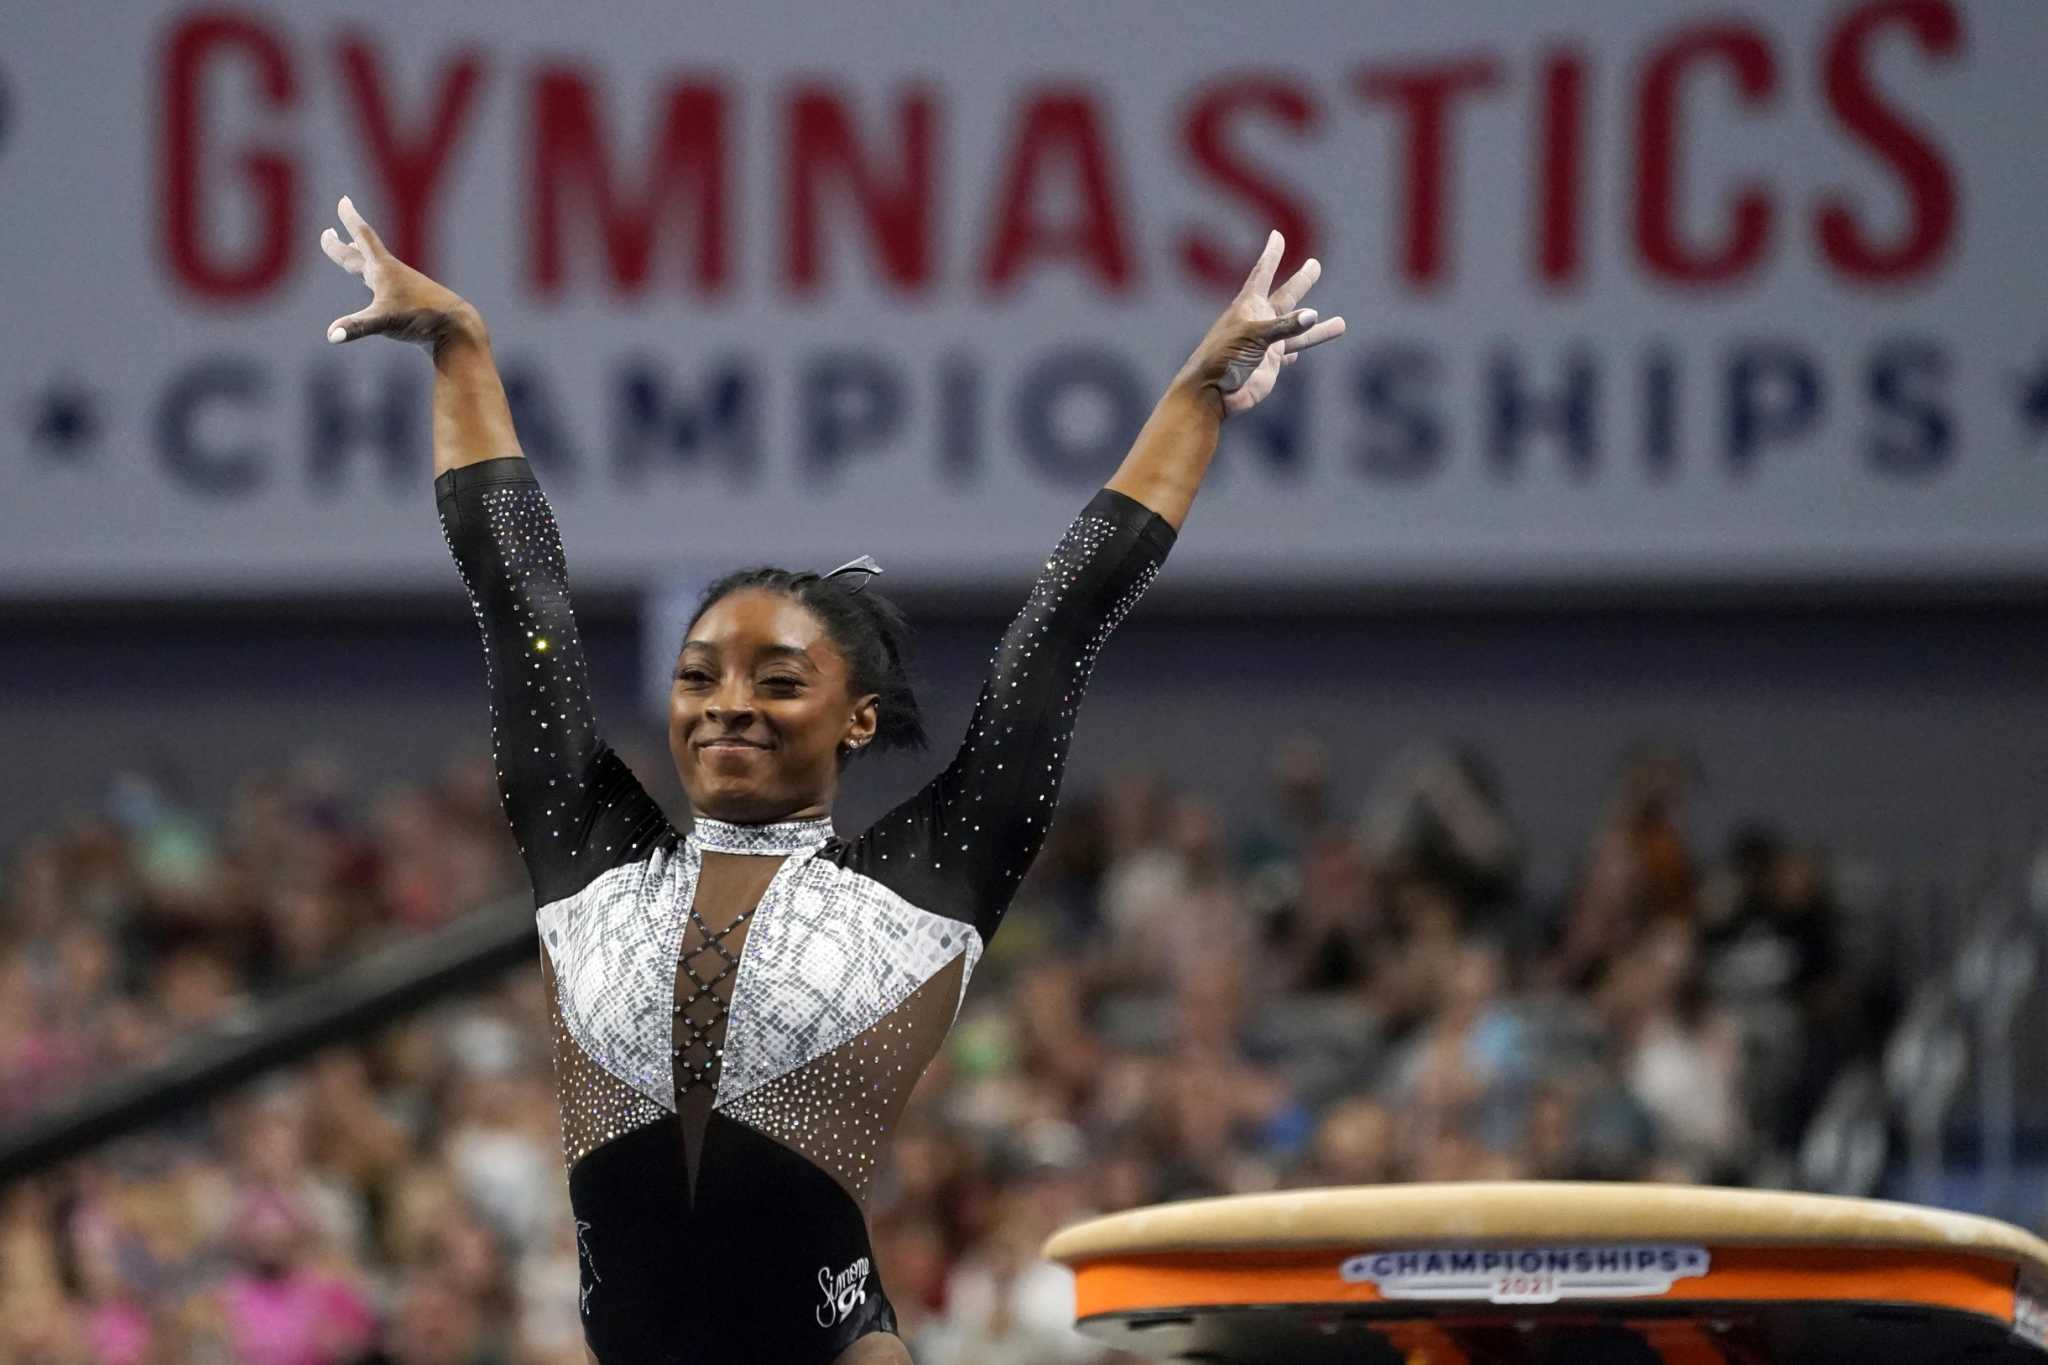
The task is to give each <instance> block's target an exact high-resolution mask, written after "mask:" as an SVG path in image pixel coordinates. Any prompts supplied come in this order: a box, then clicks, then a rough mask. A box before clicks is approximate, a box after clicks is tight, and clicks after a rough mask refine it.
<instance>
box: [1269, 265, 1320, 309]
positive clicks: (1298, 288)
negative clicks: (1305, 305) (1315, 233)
mask: <svg viewBox="0 0 2048 1365" xmlns="http://www.w3.org/2000/svg"><path fill="white" fill-rule="evenodd" d="M1322 277H1323V263H1322V262H1321V261H1319V260H1317V259H1316V258H1315V257H1313V256H1311V257H1309V258H1308V259H1307V260H1305V261H1303V262H1302V263H1301V269H1299V270H1297V271H1295V272H1294V273H1293V274H1292V275H1289V276H1288V277H1287V283H1285V284H1283V285H1281V286H1280V287H1279V288H1278V289H1275V290H1274V291H1273V293H1272V295H1271V297H1270V298H1269V299H1268V302H1270V303H1271V304H1272V305H1273V310H1274V311H1275V312H1279V313H1284V312H1286V311H1287V310H1288V309H1290V308H1292V307H1294V305H1295V304H1297V303H1300V302H1301V298H1302V295H1304V294H1306V293H1308V291H1309V290H1310V289H1313V288H1314V287H1315V283H1316V281H1317V280H1319V279H1321V278H1322Z"/></svg>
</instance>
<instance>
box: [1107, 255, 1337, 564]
mask: <svg viewBox="0 0 2048 1365" xmlns="http://www.w3.org/2000/svg"><path fill="white" fill-rule="evenodd" d="M1286 248H1287V243H1286V240H1285V239H1284V238H1282V237H1281V235H1280V234H1279V233H1277V232H1274V233H1271V234H1269V235H1268V236H1267V238H1266V249H1265V250H1264V251H1263V252H1261V253H1260V255H1259V260H1258V264H1257V265H1254V266H1253V267H1252V273H1251V274H1250V275H1248V276H1246V277H1245V282H1244V287H1243V288H1241V289H1239V290H1238V291H1237V297H1235V298H1233V299H1232V300H1231V301H1230V305H1229V307H1227V308H1225V309H1224V310H1223V315H1222V316H1221V317H1219V318H1217V319H1216V321H1215V323H1214V325H1212V326H1211V327H1210V328H1209V333H1208V335H1207V336H1205V337H1203V338H1202V341H1201V344H1200V345H1198V346H1196V347H1195V350H1194V353H1193V354H1192V355H1190V356H1189V357H1188V358H1187V362H1186V363H1185V364H1183V365H1182V366H1181V367H1180V372H1179V373H1178V374H1176V375H1174V377H1173V382H1172V383H1171V384H1169V385H1168V386H1167V389H1166V394H1165V396H1164V397H1162V398H1161V399H1160V400H1159V403H1158V405H1157V406H1156V407H1154V408H1153V409H1152V416H1151V417H1150V418H1149V419H1148V420H1147V421H1146V423H1145V426H1144V428H1143V429H1142V430H1141V431H1139V433H1138V439H1137V440H1136V441H1135V442H1133V443H1132V445H1131V450H1130V453H1129V454H1128V455H1126V456H1124V462H1123V463H1122V464H1121V465H1119V466H1118V467H1117V471H1116V474H1115V476H1114V477H1113V478H1111V479H1110V481H1109V483H1108V485H1107V487H1109V488H1112V489H1115V490H1116V491H1117V492H1119V493H1122V494H1124V495H1126V496H1127V497H1130V498H1134V499H1136V500H1137V501H1138V502H1141V503H1143V504H1144V505H1145V506H1147V507H1149V508H1151V509H1152V510H1153V511H1154V512H1157V513H1158V514H1159V515H1160V516H1162V517H1164V518H1165V519H1166V523H1167V525H1169V526H1171V527H1173V529H1174V530H1176V531H1178V530H1179V529H1180V528H1181V526H1182V525H1183V524H1184V523H1185V522H1186V521H1187V518H1188V508H1189V507H1190V506H1191V505H1193V503H1194V500H1195V490H1196V489H1197V488H1199V487H1200V486H1201V483H1202V476H1203V475H1204V474H1206V473H1207V472H1208V470H1209V459H1210V457H1211V456H1213V455H1214V454H1215V453H1216V438H1217V434H1218V432H1219V430H1220V429H1221V428H1222V425H1223V420H1224V418H1226V417H1228V416H1230V415H1232V414H1233V413H1239V412H1244V411H1246V410H1248V409H1250V408H1252V407H1254V406H1256V405H1257V403H1258V401H1259V400H1260V399H1262V398H1264V397H1265V396H1266V395H1267V394H1269V393H1271V392H1272V391H1273V385H1274V383H1275V381H1276V380H1278V379H1279V377H1280V371H1281V369H1282V368H1283V367H1284V366H1288V365H1292V364H1293V363H1294V362H1295V361H1296V360H1298V359H1299V358H1300V356H1301V353H1302V352H1303V351H1305V350H1307V349H1308V348H1309V347H1311V346H1316V345H1320V344H1321V343H1323V342H1325V341H1331V340H1334V339H1335V338H1337V337H1340V336H1343V335H1344V319H1343V318H1329V319H1326V320H1324V321H1322V322H1318V321H1316V310H1315V309H1313V308H1300V309H1297V308H1296V307H1295V305H1296V304H1298V303H1300V302H1301V300H1302V296H1303V295H1305V294H1307V293H1308V291H1309V289H1310V288H1311V287H1312V286H1313V285H1314V284H1315V282H1316V280H1317V279H1319V278H1320V277H1321V276H1322V273H1323V267H1322V263H1321V262H1319V261H1317V260H1316V259H1315V258H1314V257H1310V258H1309V259H1308V260H1306V261H1304V262H1303V263H1302V266H1301V269H1299V270H1297V271H1295V272H1294V274H1293V275H1291V276H1290V277H1288V280H1287V283H1285V284H1283V285H1281V286H1280V287H1279V288H1278V289H1274V288H1273V273H1274V271H1276V270H1277V269H1279V266H1280V256H1281V253H1282V252H1284V251H1285V250H1286Z"/></svg>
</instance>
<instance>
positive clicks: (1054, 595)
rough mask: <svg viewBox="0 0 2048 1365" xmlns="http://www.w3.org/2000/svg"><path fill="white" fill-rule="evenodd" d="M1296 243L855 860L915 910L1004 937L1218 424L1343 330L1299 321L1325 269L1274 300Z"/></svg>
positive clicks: (1258, 279) (1249, 297)
mask: <svg viewBox="0 0 2048 1365" xmlns="http://www.w3.org/2000/svg"><path fill="white" fill-rule="evenodd" d="M1283 245H1284V244H1283V243H1282V241H1281V239H1280V234H1279V233H1277V232H1276V233H1274V234H1273V235H1272V237H1271V238H1270V239H1269V240H1268V242H1267V244H1266V250H1265V253H1264V254H1263V255H1262V256H1260V258H1259V264H1258V265H1257V266H1256V267H1255V268H1254V269H1253V271H1252V274H1251V277H1250V278H1249V279H1247V280H1246V281H1245V287H1244V289H1242V290H1240V291H1239V293H1238V295H1237V297H1236V298H1234V299H1232V300H1231V303H1230V306H1229V308H1227V309H1226V310H1225V311H1224V314H1223V316H1222V317H1221V318H1219V319H1218V320H1217V322H1216V325H1215V326H1213V327H1211V328H1210V329H1209V334H1208V335H1207V336H1206V337H1204V338H1203V339H1202V344H1201V345H1200V346H1198V347H1196V348H1195V353H1194V354H1193V355H1192V356H1190V357H1189V358H1188V362H1187V364H1186V365H1184V366H1182V367H1181V371H1180V373H1179V374H1178V375H1176V376H1175V378H1174V381H1173V384H1172V385H1171V386H1170V387H1169V388H1168V390H1167V392H1166V395H1165V397H1163V398H1161V399H1160V400H1159V404H1158V406H1157V407H1156V408H1154V410H1153V412H1152V416H1151V419H1150V420H1149V421H1147V422H1146V424H1145V427H1144V430H1142V431H1141V432H1140V433H1139V435H1138V439H1137V441H1136V443H1135V444H1133V446H1132V447H1131V451H1130V453H1129V454H1128V455H1127V456H1125V458H1124V462H1123V464H1122V466H1121V467H1120V468H1119V469H1118V470H1117V473H1116V477H1115V478H1113V479H1111V480H1110V482H1109V484H1108V486H1106V487H1105V488H1103V490H1102V491H1101V492H1099V493H1097V494H1096V495H1095V496H1094V498H1093V499H1091V500H1090V501H1089V503H1088V505H1087V506H1086V507H1084V508H1083V509H1082V510H1081V515H1080V516H1079V517H1077V518H1075V519H1074V522H1073V524H1072V525H1070V526H1069V527H1068V528H1067V533H1066V535H1064V536H1063V537H1061V539H1060V542H1059V544H1058V545H1057V546H1055V547H1054V549H1053V552H1052V555H1051V557H1050V558H1049V559H1047V560H1046V562H1045V567H1044V569H1043V570H1042V571H1041V572H1040V573H1039V576H1038V581H1037V582H1036V583H1034V584H1033V585H1032V588H1031V595H1030V596H1029V597H1028V598H1027V599H1026V600H1025V603H1024V610H1023V611H1021V612H1019V613H1018V614H1017V618H1016V620H1014V621H1012V622H1011V623H1010V628H1009V629H1008V630H1007V631H1005V632H1004V634H1003V639H1002V643H1001V644H999V645H998V646H997V647H996V652H995V658H994V660H993V661H992V662H991V664H990V665H989V672H988V678H987V680H986V681H985V682H984V683H983V685H982V689H981V695H980V697H979V698H978V699H977V700H976V702H975V706H974V717H973V719H972V720H971V721H969V723H968V727H967V738H966V739H965V740H964V741H962V743H961V745H960V749H959V752H958V753H957V754H955V755H954V758H953V761H952V762H951V763H950V764H948V765H947V767H946V770H945V771H944V772H942V773H940V774H939V775H938V777H936V778H934V779H933V780H932V781H931V782H930V783H928V784H927V785H926V786H925V787H924V789H923V790H922V791H920V792H918V793H917V794H916V795H915V796H913V797H911V798H910V800H908V801H906V802H904V803H903V804H902V805H901V806H899V807H897V808H896V809H895V810H894V811H891V812H890V813H889V814H888V815H887V816H885V817H883V819H881V820H880V821H878V822H876V824H875V826H874V827H873V828H872V829H871V830H869V831H868V832H867V833H866V834H865V835H863V836H862V837H861V838H860V839H859V840H857V841H856V842H855V844H854V845H853V846H852V847H851V848H850V849H849V854H850V856H851V860H852V861H853V863H854V864H855V865H856V866H857V867H858V868H859V869H860V870H861V871H863V872H866V873H867V874H868V875H870V876H872V877H874V878H875V879H876V880H878V881H881V882H882V883H884V884H885V885H889V886H891V887H892V888H893V889H895V890H896V891H897V892H898V894H900V895H902V896H904V897H905V899H907V900H909V901H910V902H911V903H912V904H915V905H921V906H926V907H929V908H932V909H934V910H939V911H942V912H943V913H946V914H948V915H953V916H955V917H957V918H961V919H965V920H968V921H970V922H971V923H973V924H974V926H975V927H976V929H977V930H979V931H980V933H981V935H982V937H983V938H984V939H986V938H988V937H989V936H990V935H991V934H993V933H994V932H995V928H996V925H997V923H998V921H999V920H1000V919H1001V916H1002V913H1003V910H1004V909H1005V908H1006V907H1007V906H1008V905H1009V902H1010V898H1011V896H1012V895H1014V894H1015V892H1016V889H1017V883H1018V882H1019V881H1021V880H1022V879H1023V876H1024V872H1025V870H1026V869H1027V868H1029V867H1030V865H1031V860H1032V859H1033V858H1035V857H1036V856H1037V854H1038V850H1039V847H1040V845H1042V844H1043V843H1044V842H1045V834H1046V829H1047V827H1048V826H1049V825H1050V824H1051V822H1052V812H1053V806H1054V804H1055V803H1056V802H1057V800H1058V797H1059V785H1060V780H1061V778H1062V777H1063V776H1064V774H1065V771H1066V762H1067V748H1068V745H1069V743H1070V742H1071V740H1072V738H1073V733H1074V720H1075V716H1076V715H1077V714H1078V712H1079V710H1080V706H1081V694H1082V692H1083V691H1084V690H1085V689H1086V687H1087V685H1088V675H1089V673H1090V672H1091V671H1092V669H1093V668H1094V665H1095V658H1096V655H1097V654H1098V653H1099V652H1100V651H1101V649H1102V646H1103V644H1104V642H1105V641H1107V640H1108V638H1109V635H1110V632H1111V631H1112V630H1114V629H1115V628H1116V626H1117V624H1118V623H1119V622H1121V621H1122V620H1123V618H1124V617H1125V616H1126V615H1127V614H1129V612H1130V610H1131V608H1132V607H1133V606H1135V605H1136V604H1137V601H1138V598H1139V597H1140V596H1141V595H1142V594H1143V593H1144V591H1145V589H1146V587H1148V586H1149V585H1150V584H1151V582H1152V580H1153V578H1154V577H1156V576H1157V574H1158V572H1159V569H1160V566H1161V565H1162V564H1163V563H1164V562H1165V559H1166V554H1167V551H1168V550H1170V549H1171V548H1172V547H1173V543H1174V539H1175V537H1176V536H1177V534H1178V532H1179V528H1180V526H1181V523H1182V522H1183V521H1185V520H1186V518H1187V513H1188V507H1189V505H1190V504H1191V503H1192V502H1193V501H1194V496H1195V489H1196V487H1197V485H1199V484H1200V483H1201V480H1202V474H1203V472H1204V471H1205V470H1206V469H1207V468H1208V466H1209V459H1210V456H1211V455H1212V454H1214V452H1215V449H1216V437H1217V430H1218V428H1219V427H1220V425H1221V424H1222V422H1223V420H1224V418H1225V417H1226V416H1227V415H1228V414H1231V413H1234V412H1242V411H1244V410H1245V409H1247V408H1250V407H1251V406H1252V405H1253V404H1255V403H1257V402H1258V401H1259V399H1261V398H1263V397H1264V396H1265V395H1266V394H1267V393H1269V392H1271V391H1272V388H1273V381H1274V378H1275V377H1276V376H1277V375H1278V373H1279V371H1280V369H1281V367H1282V366H1283V365H1285V364H1287V363H1289V362H1291V361H1292V360H1293V359H1294V357H1295V356H1296V355H1297V354H1299V353H1300V352H1301V351H1302V350H1304V349H1306V348H1307V347H1309V346H1313V345H1315V344H1317V343H1318V342H1322V341H1327V340H1329V339H1330V338H1332V337H1336V336H1340V335H1342V334H1343V331H1344V320H1343V319H1342V318H1332V319H1330V320H1329V321H1328V322H1325V323H1320V324H1319V323H1317V322H1316V319H1315V314H1314V313H1312V312H1308V311H1306V310H1302V311H1293V305H1294V303H1295V302H1297V301H1298V300H1299V299H1300V297H1301V295H1302V294H1304V293H1306V292H1307V290H1308V287H1309V285H1311V284H1313V283H1314V282H1315V279H1316V276H1317V274H1319V273H1320V270H1321V267H1319V266H1318V265H1317V264H1316V263H1315V262H1314V261H1310V262H1308V263H1307V264H1306V265H1304V266H1303V267H1302V268H1301V270H1300V271H1298V272H1297V273H1296V274H1295V276H1294V277H1293V278H1292V279H1290V280H1289V281H1288V282H1287V283H1286V284H1285V285H1283V286H1282V287H1281V288H1280V289H1278V290H1272V292H1271V293H1270V294H1269V293H1268V290H1269V289H1270V287H1271V285H1272V280H1273V272H1274V269H1275V267H1276V266H1277V265H1278V264H1279V261H1280V253H1281V250H1282V248H1283Z"/></svg>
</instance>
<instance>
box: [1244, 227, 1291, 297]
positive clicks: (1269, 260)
mask: <svg viewBox="0 0 2048 1365" xmlns="http://www.w3.org/2000/svg"><path fill="white" fill-rule="evenodd" d="M1285 250H1287V240H1286V239H1285V238H1284V237H1282V236H1281V235H1280V232H1279V229H1277V228H1276V229H1274V230H1273V231H1272V232H1269V233H1267V234H1266V249H1265V250H1264V251H1261V252H1260V253H1259V263H1258V264H1257V265H1255V266H1253V267H1252V273H1251V274H1249V275H1247V276H1245V279H1244V288H1243V289H1240V290H1239V291H1238V296H1239V297H1240V298H1259V299H1262V298H1264V297H1265V296H1266V291H1267V290H1269V289H1271V288H1272V287H1273V272H1274V271H1276V270H1278V269H1279V268H1280V254H1281V253H1282V252H1283V251H1285Z"/></svg>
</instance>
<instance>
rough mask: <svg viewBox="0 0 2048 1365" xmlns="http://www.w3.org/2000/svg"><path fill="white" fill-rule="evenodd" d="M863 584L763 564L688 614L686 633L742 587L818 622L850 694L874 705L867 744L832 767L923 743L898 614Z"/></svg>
mask: <svg viewBox="0 0 2048 1365" xmlns="http://www.w3.org/2000/svg"><path fill="white" fill-rule="evenodd" d="M868 582H869V575H866V574H857V573H837V574H825V575H821V574H814V573H794V572H792V571H790V570H788V569H777V568H771V567H768V566H765V565H764V566H762V567H760V568H756V569H741V570H739V571H738V572H736V573H729V574H727V575H726V576H725V577H723V578H721V579H719V580H718V581H717V582H715V583H713V584H712V585H711V586H710V587H708V588H706V589H704V596H703V597H701V598H699V599H698V601H697V610H696V611H695V612H693V613H691V615H690V626H691V628H692V629H694V628H695V627H696V624H697V622H698V621H699V620H700V619H701V618H702V617H703V615H704V613H705V612H707V611H709V610H711V608H712V606H713V605H714V604H715V603H717V602H718V601H719V600H720V599H722V598H725V597H729V596H731V595H732V594H733V593H736V592H743V591H745V590H747V589H749V588H759V589H761V590H763V591H765V592H774V593H781V594H782V595H783V596H784V597H787V598H790V599H791V600H793V601H795V602H797V603H800V604H801V605H802V606H804V607H805V608H807V609H808V610H809V611H810V613H811V615H813V616H815V617H817V618H818V620H819V622H820V623H821V624H822V625H823V626H824V627H825V633H826V634H827V635H829V636H831V637H832V643H833V644H835V645H837V646H838V647H839V652H840V653H841V654H843V655H845V656H846V667H847V672H848V680H849V683H850V686H851V689H852V691H853V693H854V695H855V696H865V695H866V694H868V693H870V692H872V693H874V694H875V695H876V698H877V700H876V702H875V713H876V714H875V737H874V738H873V739H872V740H870V741H869V742H868V743H867V744H866V745H865V746H864V747H862V748H860V749H856V750H853V751H852V752H851V753H849V752H847V751H845V750H842V751H841V752H840V761H841V762H842V763H844V762H846V761H848V760H849V759H851V758H853V757H854V756H855V755H857V754H863V753H867V752H868V751H869V750H882V749H922V748H924V747H925V746H926V744H927V743H928V741H927V740H926V737H925V732H924V713H923V712H922V711H921V710H919V709H918V705H917V693H916V691H915V690H914V689H913V688H912V686H911V677H910V667H909V658H910V622H909V620H908V619H906V618H905V617H904V615H903V609H902V608H901V607H899V606H897V605H896V604H895V603H894V602H891V601H890V600H889V599H888V598H886V597H884V596H882V595H881V594H880V593H878V592H876V591H875V590H874V589H873V588H870V587H867V586H865V585H866V584H867V583H868Z"/></svg>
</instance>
